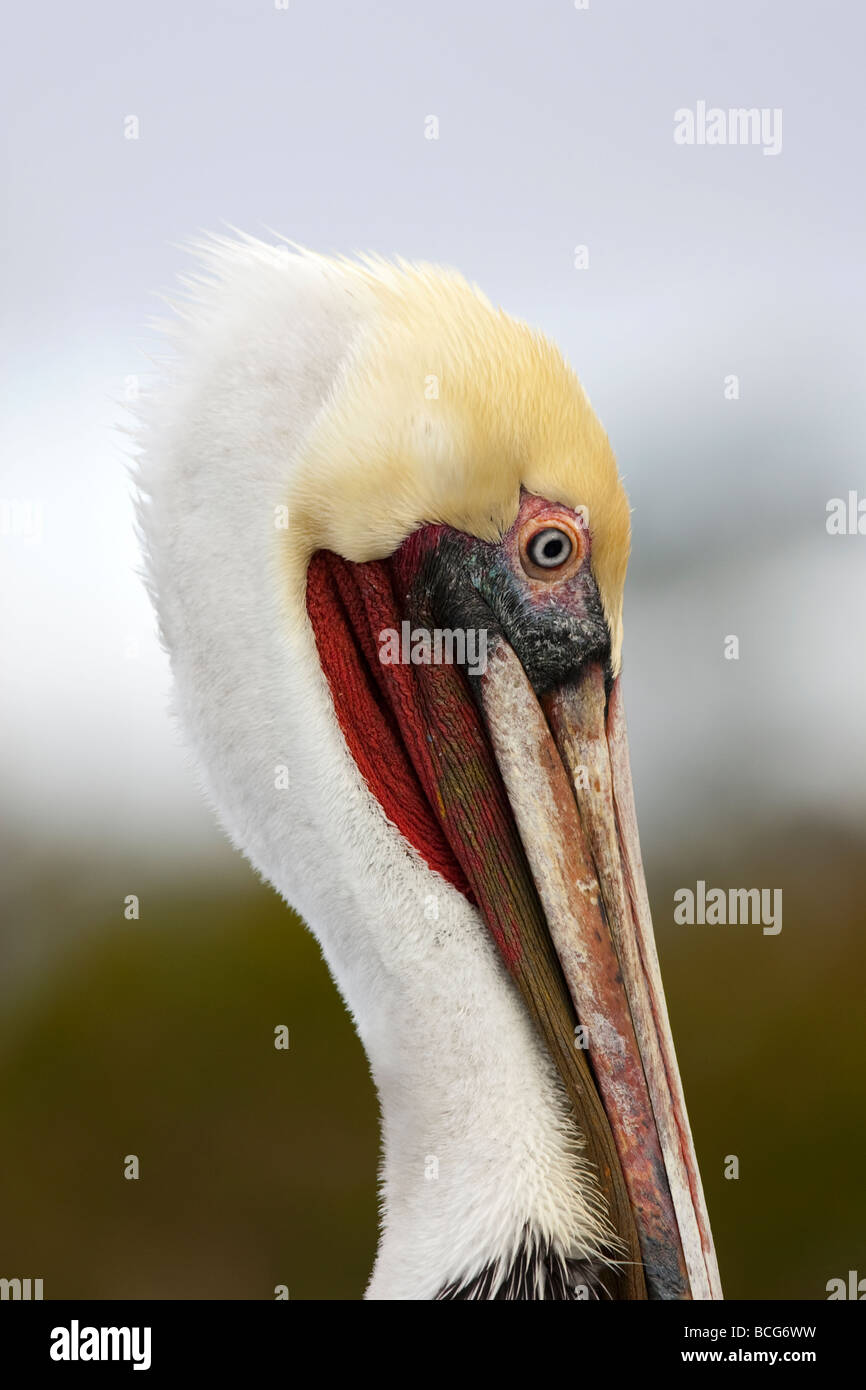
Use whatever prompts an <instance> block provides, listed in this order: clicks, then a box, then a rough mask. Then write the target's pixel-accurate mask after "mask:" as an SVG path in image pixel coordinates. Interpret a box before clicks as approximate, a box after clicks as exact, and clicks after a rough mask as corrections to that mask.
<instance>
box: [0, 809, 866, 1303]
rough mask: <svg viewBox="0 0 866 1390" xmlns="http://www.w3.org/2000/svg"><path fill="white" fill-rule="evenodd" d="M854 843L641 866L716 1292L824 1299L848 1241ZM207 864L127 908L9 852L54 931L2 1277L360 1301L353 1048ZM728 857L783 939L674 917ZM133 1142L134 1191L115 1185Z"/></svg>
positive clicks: (23, 1012) (68, 1292)
mask: <svg viewBox="0 0 866 1390" xmlns="http://www.w3.org/2000/svg"><path fill="white" fill-rule="evenodd" d="M864 849H866V845H864V843H863V842H862V841H860V840H857V839H854V838H852V836H851V834H850V832H847V831H845V830H844V828H842V827H839V828H836V829H834V827H832V826H831V825H828V824H826V823H823V824H808V823H797V822H792V823H791V824H789V825H788V826H786V827H785V828H784V831H782V830H781V829H780V831H779V832H778V833H776V835H775V836H774V837H771V838H769V839H768V836H767V833H766V828H764V829H763V830H762V829H760V828H759V827H753V828H752V829H751V830H747V829H746V828H744V827H742V826H740V827H738V829H737V831H736V833H734V832H733V831H732V834H731V837H730V838H729V839H728V841H727V843H725V844H724V845H723V846H721V845H719V844H718V841H716V842H715V845H714V846H711V845H709V844H703V845H702V844H699V843H696V844H693V845H690V846H683V847H682V848H681V851H680V852H679V853H678V854H677V858H676V865H675V866H674V865H673V864H671V865H668V866H667V867H666V866H665V865H664V864H663V863H662V864H659V863H650V864H649V866H648V878H649V883H650V890H651V895H652V898H653V904H654V915H655V920H656V932H657V936H658V938H659V943H660V949H661V955H662V964H663V971H664V977H665V983H666V988H667V993H668V1000H669V1005H670V1011H671V1015H672V1020H673V1026H674V1033H675V1038H676V1043H677V1048H678V1052H679V1056H680V1061H681V1066H682V1071H683V1077H684V1083H685V1087H686V1094H687V1098H688V1103H689V1109H690V1113H691V1117H692V1123H693V1127H694V1131H695V1136H696V1142H697V1147H698V1153H699V1157H700V1161H701V1167H702V1172H703V1178H704V1183H705V1187H706V1191H707V1199H708V1203H709V1207H710V1214H711V1217H712V1222H713V1227H714V1232H715V1236H716V1241H717V1245H718V1250H719V1259H720V1264H721V1270H722V1277H723V1282H724V1288H725V1292H726V1295H727V1296H728V1297H730V1298H739V1297H744V1298H773V1297H775V1298H786V1299H791V1298H809V1299H811V1298H823V1297H825V1296H826V1294H825V1290H824V1285H825V1283H826V1281H827V1279H829V1278H831V1277H834V1276H835V1275H845V1274H846V1272H847V1270H848V1268H849V1267H851V1266H852V1263H856V1256H858V1255H859V1254H860V1252H861V1251H862V1249H863V1247H862V1243H861V1244H860V1246H859V1250H858V1249H857V1248H856V1247H857V1243H856V1241H855V1242H853V1243H852V1232H854V1233H856V1232H861V1233H862V1232H863V1230H864V1229H866V1198H864V1185H863V1181H862V1176H863V1172H864V1166H866V1165H864V1159H866V1152H864V1140H863V1128H862V1115H863V1113H864V1103H866V1087H864V1069H863V1028H862V1023H863V987H862V980H863V972H864V964H866V960H864V957H866V944H864V943H866V932H864V925H866V924H864V921H863V905H862V867H863V863H864ZM224 856H225V857H224V862H222V863H218V864H217V865H215V869H214V877H213V880H209V881H201V882H199V883H196V882H187V881H184V880H182V879H180V880H178V881H176V882H171V881H167V882H165V883H162V884H160V885H158V886H154V887H152V888H151V889H150V890H149V891H147V892H145V893H142V895H141V916H140V920H139V921H137V922H135V921H132V922H130V921H127V920H125V918H124V916H123V897H124V889H123V885H122V884H121V882H120V878H118V879H117V892H116V894H115V895H114V896H112V897H111V898H110V899H109V898H106V896H105V895H104V893H103V891H102V888H103V886H104V885H106V884H112V882H113V875H112V873H111V871H110V866H109V865H107V864H104V863H103V864H101V865H97V864H93V865H91V866H90V867H91V873H90V875H89V876H88V875H87V874H85V875H84V876H83V879H82V880H81V881H82V882H84V883H85V884H86V882H87V881H88V877H89V881H90V882H91V883H92V884H93V894H92V897H91V898H90V900H89V901H88V894H87V892H86V891H79V893H78V894H77V895H75V897H74V898H73V902H72V904H71V905H70V902H69V898H68V895H66V894H65V893H64V887H63V885H64V881H65V880H64V873H63V865H62V860H61V861H60V862H58V858H57V857H56V856H55V857H53V858H52V860H51V866H50V867H51V870H52V871H51V873H49V872H48V868H49V865H48V864H45V865H42V866H40V865H39V863H38V862H34V863H33V864H32V865H31V866H30V868H31V870H32V873H33V885H34V886H33V894H32V898H31V899H29V910H30V911H38V912H40V913H43V914H46V915H50V914H55V915H56V916H57V917H58V918H63V919H64V922H65V927H66V928H67V930H68V933H69V940H70V943H71V944H70V945H69V946H68V947H67V948H66V949H65V950H64V951H63V952H61V953H60V955H61V959H59V960H58V961H57V963H56V964H55V967H54V968H53V969H51V970H47V971H46V970H45V969H44V968H42V969H40V971H39V972H30V974H29V975H28V973H27V972H22V975H21V977H20V983H19V987H18V989H17V990H16V997H14V998H11V999H9V1000H7V1008H6V1011H5V1016H4V1019H3V1023H2V1033H0V1131H2V1134H3V1136H4V1138H3V1144H2V1146H0V1193H2V1196H0V1231H2V1235H0V1262H2V1271H0V1272H2V1273H3V1274H5V1275H6V1276H7V1277H10V1276H13V1275H17V1276H19V1277H31V1278H36V1277H40V1278H42V1279H44V1283H45V1296H46V1297H48V1298H63V1297H69V1298H233V1299H235V1298H250V1299H260V1298H266V1299H267V1298H272V1297H273V1290H274V1287H275V1286H276V1285H277V1284H286V1285H287V1286H288V1288H289V1292H290V1296H291V1297H292V1298H300V1299H305V1298H306V1299H311V1298H335V1299H339V1298H352V1299H354V1298H358V1297H359V1296H360V1295H361V1294H362V1292H363V1289H364V1285H365V1280H366V1278H367V1276H368V1274H369V1272H370V1268H371V1264H372V1259H373V1254H374V1249H375V1231H376V1163H377V1124H376V1107H375V1097H374V1093H373V1088H372V1085H371V1082H370V1079H369V1076H368V1072H367V1068H366V1063H365V1059H364V1055H363V1052H362V1050H361V1048H360V1045H359V1043H358V1041H357V1039H356V1038H355V1035H354V1032H353V1030H352V1027H351V1025H350V1023H349V1021H348V1018H347V1016H346V1014H345V1012H344V1010H343V1007H342V1005H341V1003H340V1000H339V998H338V996H337V993H336V991H335V989H334V987H333V985H332V984H331V981H330V978H329V976H328V973H327V970H326V968H325V966H324V964H323V962H322V960H321V957H320V955H319V951H318V948H317V946H316V944H315V942H314V941H313V939H312V938H311V937H310V935H309V934H308V933H307V932H306V931H305V930H304V929H303V927H302V926H301V924H300V923H299V921H298V919H297V918H296V917H295V916H294V915H293V914H292V913H290V912H289V911H288V910H287V909H286V908H285V906H284V905H283V904H282V903H281V902H280V900H279V899H278V898H277V897H276V895H275V894H274V893H272V892H271V891H270V890H269V889H267V888H265V887H263V886H262V885H261V884H259V882H258V881H257V879H256V878H255V876H254V875H253V873H252V872H251V871H250V870H249V869H248V868H247V867H246V865H245V864H244V863H243V861H242V860H241V859H240V858H239V857H238V856H236V855H234V854H233V853H232V851H231V850H230V849H229V848H228V847H227V846H226V847H225V849H224ZM732 861H733V862H734V863H736V865H737V881H738V882H742V883H744V884H745V883H749V882H752V881H754V882H762V883H772V884H774V885H776V886H781V887H782V888H783V891H784V903H785V916H784V926H783V930H782V932H781V933H780V935H779V936H778V937H764V936H763V935H762V933H761V931H760V928H755V927H751V926H737V927H730V926H729V927H714V928H711V927H706V926H705V927H695V928H692V929H688V928H675V927H673V926H672V925H671V922H672V903H673V893H674V890H675V888H677V887H678V886H681V885H682V884H683V883H689V882H692V883H694V881H695V880H696V879H697V878H698V877H703V878H705V880H706V881H707V882H708V883H709V884H712V883H714V882H715V883H720V884H721V883H725V884H726V883H727V882H728V881H729V880H730V878H731V863H732ZM81 867H82V866H81V865H80V864H79V865H78V871H79V873H80V871H81ZM689 868H690V869H691V876H690V873H689ZM214 882H216V885H217V886H216V887H215V886H214ZM21 926H22V927H26V922H24V921H23V920H22V921H21ZM731 934H733V935H736V937H737V943H736V949H731V941H730V935H731ZM278 1024H285V1025H286V1026H287V1027H288V1028H289V1030H290V1047H289V1049H288V1051H277V1050H276V1049H275V1048H274V1045H273V1039H274V1028H275V1026H276V1025H278ZM132 1153H134V1154H136V1155H138V1158H139V1160H140V1172H141V1176H140V1178H139V1180H138V1181H128V1180H126V1179H125V1178H124V1176H123V1167H124V1158H125V1156H126V1155H127V1154H132ZM729 1154H736V1155H737V1156H738V1157H739V1160H740V1177H739V1180H737V1181H728V1180H725V1178H724V1177H723V1170H724V1162H725V1157H726V1156H727V1155H729ZM861 1264H862V1267H863V1268H866V1261H861Z"/></svg>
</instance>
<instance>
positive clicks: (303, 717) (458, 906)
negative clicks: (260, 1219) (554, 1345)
mask: <svg viewBox="0 0 866 1390" xmlns="http://www.w3.org/2000/svg"><path fill="white" fill-rule="evenodd" d="M200 250H201V254H202V256H203V258H204V262H205V264H204V267H203V270H202V273H201V274H200V275H199V276H197V277H195V279H194V280H193V281H192V282H191V283H190V287H189V292H188V295H187V297H186V299H185V301H184V303H183V304H182V305H181V306H180V312H179V321H178V325H177V327H176V328H175V329H174V333H175V337H176V340H177V341H176V355H175V360H174V361H173V364H172V369H171V371H170V372H169V373H167V375H166V379H165V380H164V381H163V383H162V384H161V385H160V386H159V387H158V388H157V389H155V390H154V392H153V393H152V396H151V397H150V399H149V400H148V402H147V403H146V405H145V407H144V410H143V415H142V421H141V439H140V445H141V450H140V452H141V459H140V488H141V494H142V498H141V506H140V518H141V527H142V531H143V537H144V542H145V547H146V552H147V563H148V576H149V584H150V589H151V592H152V595H153V598H154V602H155V604H156V608H157V612H158V615H159V621H160V628H161V633H162V637H163V641H164V643H165V646H166V648H167V650H168V652H169V654H170V657H171V663H172V668H173V674H174V688H175V706H176V711H177V714H178V716H179V718H180V720H181V723H182V725H183V728H184V730H185V734H186V738H187V740H188V742H189V744H190V745H191V747H192V749H193V750H194V753H195V757H196V759H197V762H198V766H199V768H200V771H201V777H202V779H203V782H204V785H205V788H206V790H207V793H208V795H209V797H210V799H211V801H212V803H213V805H214V807H215V809H216V811H217V813H218V815H219V817H220V820H221V822H222V824H223V825H224V827H225V829H226V831H227V832H228V834H229V835H230V836H231V838H232V840H233V841H234V843H235V844H236V845H237V846H238V847H239V848H240V849H241V850H242V851H243V852H244V854H246V855H247V857H248V858H249V859H250V861H251V862H252V864H253V865H254V866H255V867H256V869H258V870H259V871H260V872H261V873H262V874H263V875H264V877H265V878H266V879H268V880H269V881H270V882H271V883H272V884H273V885H274V886H275V888H276V889H277V890H278V891H279V892H280V893H281V894H282V895H283V896H284V898H285V899H286V901H287V902H288V903H290V904H291V905H292V906H293V907H295V908H296V909H297V910H298V912H299V913H300V914H301V915H302V916H303V918H304V919H305V921H306V922H307V923H308V925H309V927H310V929H311V930H312V931H313V932H314V933H315V935H316V936H317V938H318V940H319V942H320V943H321V946H322V950H323V952H324V955H325V957H326V960H327V962H328V965H329V967H330V970H331V972H332V974H333V977H334V979H335V981H336V983H337V985H338V987H339V989H340V991H341V993H342V995H343V998H344V999H345V1001H346V1003H347V1005H348V1007H349V1009H350V1010H351V1013H352V1016H353V1018H354V1021H355V1025H356V1027H357V1030H358V1033H359V1035H360V1038H361V1040H362V1042H363V1045H364V1047H365V1049H366V1052H367V1056H368V1058H369V1062H370V1067H371V1071H372V1075H373V1078H374V1080H375V1084H376V1087H377V1091H378V1095H379V1102H380V1107H381V1123H382V1164H381V1188H382V1207H383V1214H382V1230H381V1238H380V1243H379V1249H378V1254H377V1257H376V1262H375V1267H374V1270H373V1274H372V1277H371V1280H370V1284H369V1287H368V1290H367V1296H368V1297H370V1298H409V1299H427V1298H485V1299H486V1298H531V1299H536V1298H537V1299H541V1298H566V1299H567V1298H572V1299H579V1298H585V1297H611V1298H618V1299H639V1298H647V1297H649V1298H661V1299H687V1298H714V1297H720V1290H719V1281H718V1273H717V1269H716V1262H715V1256H714V1253H713V1245H712V1238H711V1235H710V1230H709V1224H708V1220H707V1216H706V1211H705V1207H704V1200H703V1194H702V1190H701V1181H700V1176H699V1172H698V1167H697V1163H696V1159H695V1154H694V1149H693V1145H692V1140H691V1134H690V1130H689V1124H688V1118H687V1115H686V1109H685V1103H684V1100H683V1095H682V1088H681V1084H680V1078H679V1072H678V1068H677V1062H676V1057H675V1054H674V1048H673V1042H672V1039H671V1033H670V1028H669V1025H668V1019H667V1011H666V1007H665V1001H664V994H663V991H662V984H661V978H660V974H659V967H658V960H657V956H656V950H655V945H654V940H653V931H652V923H651V920H650V914H649V907H648V903H647V896H646V888H645V884H644V876H643V870H642V867H641V859H640V850H639V845H638V834H637V822H636V818H635V810H634V799H633V795H632V786H631V775H630V771H629V759H628V748H627V741H626V726H625V718H624V713H623V702H622V688H621V676H620V670H621V656H622V606H623V587H624V583H625V573H626V564H627V560H628V552H629V544H630V523H629V508H628V502H627V499H626V495H625V492H624V489H623V486H622V483H621V481H620V477H619V474H618V471H617V467H616V463H615V460H614V457H613V454H612V452H611V448H610V445H609V443H608V440H607V437H606V435H605V433H604V430H603V429H602V427H601V425H600V423H599V421H598V419H597V418H596V416H595V414H594V412H593V410H592V408H591V406H590V404H589V401H588V400H587V397H586V395H585V394H584V392H583V390H582V388H581V386H580V384H579V382H578V380H577V378H576V377H575V375H574V374H573V372H572V371H571V369H570V368H569V367H568V366H567V364H566V363H565V361H564V359H563V358H562V356H561V355H560V353H559V352H558V350H557V349H556V348H555V347H554V346H553V345H552V344H551V343H550V342H549V341H548V340H546V339H545V338H544V337H542V336H541V335H540V334H538V333H536V332H534V331H532V330H531V329H530V328H528V327H527V326H526V325H525V324H523V323H521V322H519V321H517V320H515V319H513V318H511V317H509V316H508V315H506V314H505V313H503V312H502V311H501V310H498V309H496V308H494V307H493V306H492V305H491V304H490V303H489V302H488V300H487V299H485V298H484V296H483V295H482V294H481V293H480V292H479V291H478V290H477V289H475V288H473V287H471V286H469V285H468V284H467V283H466V282H465V281H464V280H463V279H462V278H461V277H460V276H459V275H456V274H453V273H451V272H445V271H442V270H439V269H436V268H432V267H428V266H411V265H407V264H404V263H402V262H400V263H396V264H389V263H385V262H383V261H379V260H373V259H364V260H361V261H348V260H332V259H329V258H325V257H321V256H317V255H313V254H310V253H308V252H303V251H300V250H296V249H294V248H291V247H289V246H285V247H271V246H266V245H264V244H263V243H260V242H258V241H255V240H253V239H248V238H245V239H242V240H239V241H228V240H225V239H218V240H214V241H211V242H209V243H207V245H206V246H205V247H203V248H200Z"/></svg>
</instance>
